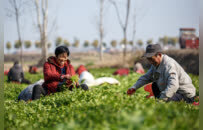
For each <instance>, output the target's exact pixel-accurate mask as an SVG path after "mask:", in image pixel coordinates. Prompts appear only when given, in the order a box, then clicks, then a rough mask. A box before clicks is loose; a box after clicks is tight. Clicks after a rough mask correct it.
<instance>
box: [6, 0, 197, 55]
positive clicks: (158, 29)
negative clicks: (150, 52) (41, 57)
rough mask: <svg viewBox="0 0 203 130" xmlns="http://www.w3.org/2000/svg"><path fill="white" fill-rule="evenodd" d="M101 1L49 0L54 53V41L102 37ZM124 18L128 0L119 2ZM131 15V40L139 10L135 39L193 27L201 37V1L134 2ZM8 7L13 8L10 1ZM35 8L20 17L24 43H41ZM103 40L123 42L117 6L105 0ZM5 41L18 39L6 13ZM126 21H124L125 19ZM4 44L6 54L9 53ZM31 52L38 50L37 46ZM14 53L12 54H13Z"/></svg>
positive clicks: (129, 33) (134, 0) (136, 0)
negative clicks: (100, 33)
mask: <svg viewBox="0 0 203 130" xmlns="http://www.w3.org/2000/svg"><path fill="white" fill-rule="evenodd" d="M98 1H99V0H49V13H48V16H49V30H50V25H51V23H53V21H54V19H55V21H56V22H55V23H56V27H55V28H54V30H52V31H51V33H50V34H49V41H51V42H52V44H53V45H52V49H51V50H50V51H51V52H53V50H54V48H55V43H54V40H55V39H56V37H57V36H61V37H63V38H64V39H67V40H68V41H70V42H73V40H74V38H78V39H79V40H80V42H81V43H80V44H83V43H84V40H88V41H90V42H92V41H93V40H94V39H98V38H99V33H98V28H97V23H98V22H97V21H98V20H99V17H98V16H99V2H98ZM117 1H118V5H119V8H120V12H121V16H122V18H124V17H125V0H117ZM131 1H132V3H131V14H130V20H129V27H128V36H127V37H128V40H131V39H132V32H133V29H132V22H133V18H132V16H133V14H134V10H135V9H136V10H135V11H136V16H137V17H136V23H137V24H136V40H138V39H142V40H143V41H144V42H146V40H147V39H150V38H153V41H154V43H155V42H156V41H157V40H158V38H159V37H163V36H165V35H167V36H179V28H182V27H190V28H195V29H196V30H197V35H199V1H198V0H131ZM4 2H5V3H4V5H5V8H10V6H9V3H8V1H7V0H5V1H4ZM32 8H33V7H30V8H29V10H26V11H25V13H23V15H22V17H21V28H22V30H21V31H22V32H21V33H22V38H23V40H31V41H33V42H34V41H36V40H39V33H38V31H37V29H36V27H35V24H36V23H35V22H34V21H35V19H36V17H35V12H33V11H31V10H32ZM104 10H105V11H104V13H105V16H104V30H105V37H104V41H105V42H106V43H107V45H109V42H110V41H111V40H118V41H120V40H121V39H122V38H123V33H122V30H121V27H120V25H119V23H118V19H117V15H116V12H115V9H114V7H113V6H112V5H111V4H110V3H109V2H108V1H107V0H106V2H105V9H104ZM4 14H5V19H4V42H5V43H6V42H7V41H10V42H11V43H12V44H14V41H15V40H17V39H18V37H17V30H16V23H15V19H14V18H8V17H7V16H6V11H5V12H4ZM123 20H124V19H123ZM5 43H4V52H5V53H7V49H6V48H5ZM29 50H35V47H34V45H33V46H32V48H31V49H29ZM13 51H14V50H12V51H11V52H13Z"/></svg>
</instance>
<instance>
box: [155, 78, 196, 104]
mask: <svg viewBox="0 0 203 130" xmlns="http://www.w3.org/2000/svg"><path fill="white" fill-rule="evenodd" d="M152 91H153V94H154V96H155V98H159V97H160V93H161V91H160V90H159V88H158V86H157V84H156V82H153V83H152ZM182 100H184V101H186V102H187V103H193V102H194V97H192V98H188V97H186V96H185V95H182V94H179V93H175V94H174V95H173V96H172V97H171V98H168V100H167V101H168V102H169V101H177V102H178V101H182Z"/></svg>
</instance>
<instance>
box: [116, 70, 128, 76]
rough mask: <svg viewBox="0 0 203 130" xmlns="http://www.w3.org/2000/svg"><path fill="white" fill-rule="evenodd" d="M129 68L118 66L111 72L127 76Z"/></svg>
mask: <svg viewBox="0 0 203 130" xmlns="http://www.w3.org/2000/svg"><path fill="white" fill-rule="evenodd" d="M129 72H130V70H129V69H128V68H120V69H117V70H116V71H115V72H113V75H120V76H127V75H128V74H129Z"/></svg>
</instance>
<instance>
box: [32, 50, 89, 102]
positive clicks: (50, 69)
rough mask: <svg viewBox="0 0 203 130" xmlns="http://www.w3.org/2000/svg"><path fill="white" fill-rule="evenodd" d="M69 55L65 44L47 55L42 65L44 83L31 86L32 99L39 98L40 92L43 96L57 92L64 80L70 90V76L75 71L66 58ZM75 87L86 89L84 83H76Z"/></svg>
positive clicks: (71, 86) (71, 85)
mask: <svg viewBox="0 0 203 130" xmlns="http://www.w3.org/2000/svg"><path fill="white" fill-rule="evenodd" d="M69 55H70V52H69V49H68V48H67V47H65V46H59V47H57V48H56V49H55V56H51V57H49V58H48V60H47V62H45V64H44V67H43V73H44V83H43V84H42V85H36V86H34V88H33V93H32V100H35V99H39V98H40V95H41V94H42V95H44V96H45V95H49V94H50V93H55V92H59V91H60V87H61V86H62V85H63V84H64V82H65V83H66V86H67V87H68V88H69V90H72V88H73V84H72V81H70V78H71V76H73V75H76V73H75V70H74V68H73V66H72V65H71V64H70V60H68V56H69ZM76 87H77V88H79V87H81V88H82V89H84V90H87V89H88V86H87V85H86V84H81V85H79V83H76Z"/></svg>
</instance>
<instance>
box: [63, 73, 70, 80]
mask: <svg viewBox="0 0 203 130" xmlns="http://www.w3.org/2000/svg"><path fill="white" fill-rule="evenodd" d="M70 78H71V76H70V74H66V75H61V79H70Z"/></svg>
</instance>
